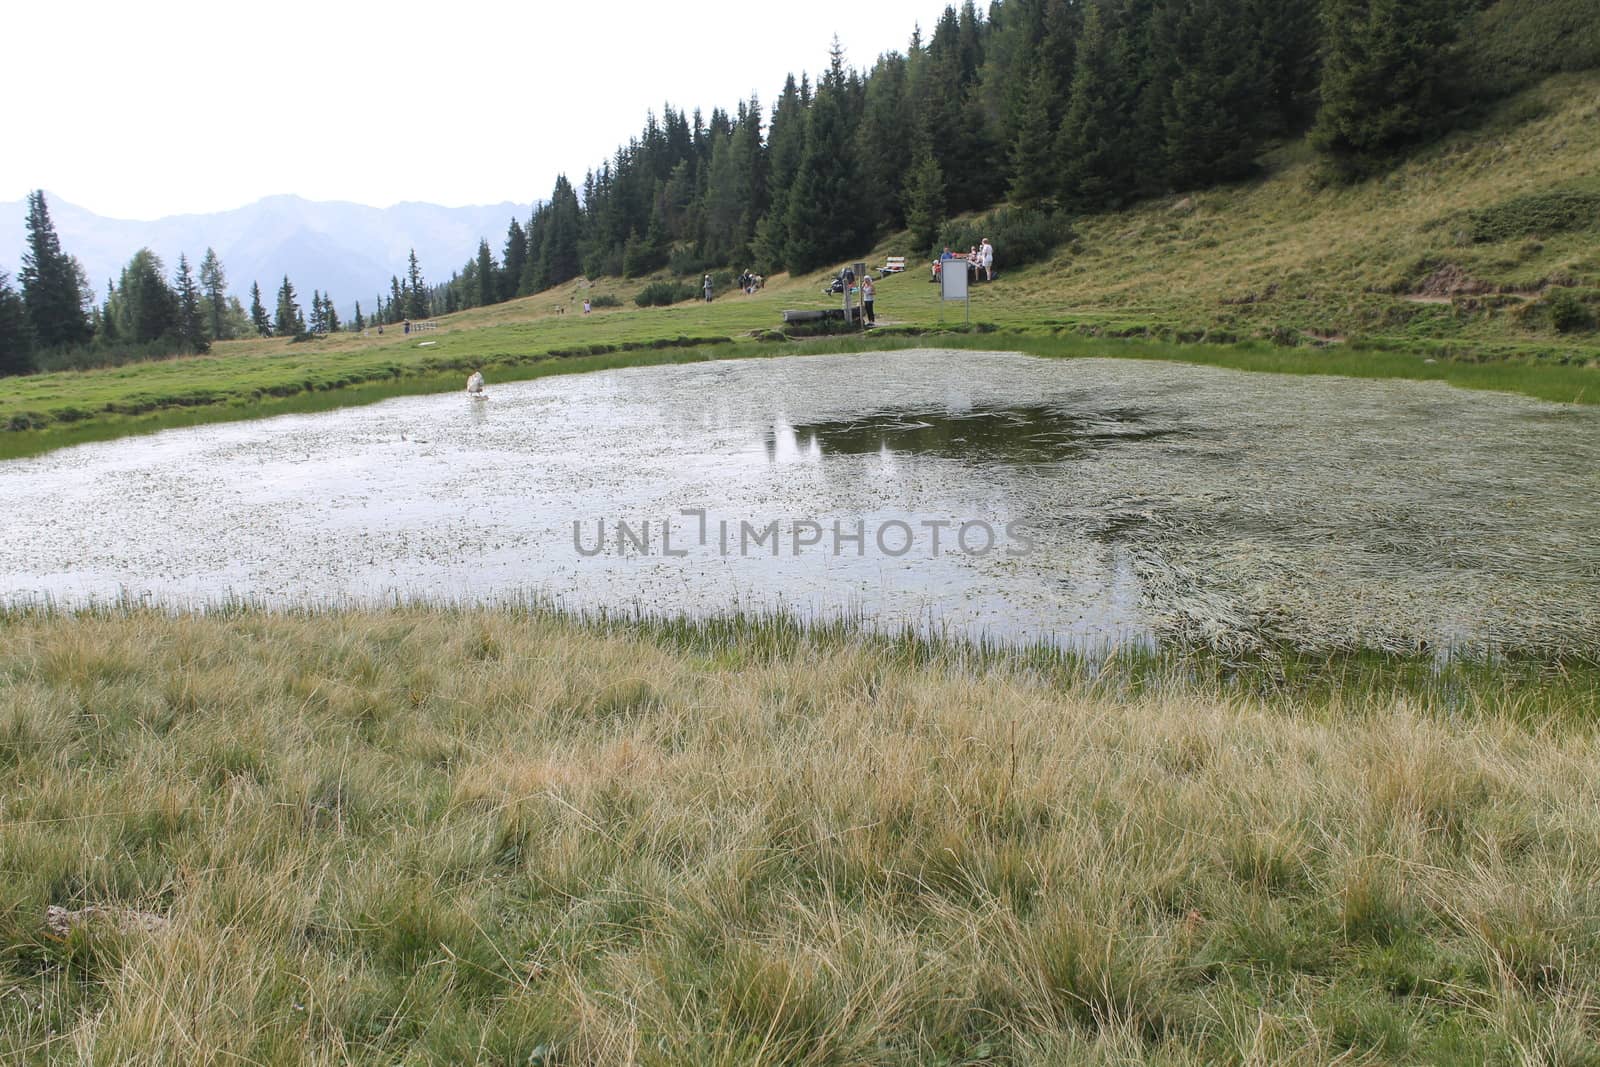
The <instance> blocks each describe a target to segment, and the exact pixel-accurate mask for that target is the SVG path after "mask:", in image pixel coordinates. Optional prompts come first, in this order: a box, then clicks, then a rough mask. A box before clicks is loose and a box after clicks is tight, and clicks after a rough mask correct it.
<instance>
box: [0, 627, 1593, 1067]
mask: <svg viewBox="0 0 1600 1067" xmlns="http://www.w3.org/2000/svg"><path fill="white" fill-rule="evenodd" d="M785 635H787V636H785ZM0 650H3V651H0V804H3V811H0V819H3V822H0V827H3V830H0V870H3V873H4V878H3V886H0V1059H4V1060H5V1061H6V1062H38V1063H43V1062H56V1061H58V1060H61V1059H69V1058H76V1059H79V1060H81V1061H83V1062H104V1063H178V1062H182V1063H222V1062H254V1063H282V1062H305V1063H344V1062H361V1063H368V1062H370V1063H395V1062H408V1063H463V1062H480V1063H521V1064H526V1063H551V1064H553V1063H568V1064H615V1063H642V1064H669V1063H670V1064H691V1063H692V1064H707V1063H725V1064H733V1063H815V1064H825V1063H838V1064H847V1063H849V1064H855V1063H885V1064H887V1063H906V1064H911V1063H919V1064H920V1063H949V1064H955V1063H993V1064H1024V1063H1060V1062H1084V1063H1133V1062H1151V1063H1185V1064H1191V1063H1192V1064H1199V1063H1284V1062H1298V1063H1332V1062H1405V1063H1416V1062H1440V1063H1458V1062H1480V1061H1506V1062H1527V1063H1533V1062H1541V1063H1544V1062H1548V1063H1556V1062H1563V1063H1577V1062H1589V1061H1588V1060H1586V1059H1585V1058H1584V1057H1586V1056H1592V1054H1593V1048H1594V1042H1595V1039H1596V1034H1597V1029H1596V1028H1597V1023H1600V1005H1597V1003H1596V1000H1595V997H1594V993H1593V990H1594V989H1595V988H1596V983H1597V982H1600V908H1597V907H1596V904H1597V899H1596V893H1597V890H1596V888H1595V887H1596V885H1597V884H1600V881H1597V877H1596V876H1597V873H1600V871H1597V867H1600V848H1597V845H1600V785H1597V783H1600V734H1597V732H1596V731H1595V729H1594V727H1593V725H1592V719H1588V720H1586V719H1582V718H1578V719H1577V720H1576V721H1574V719H1573V716H1572V712H1573V711H1575V710H1581V709H1583V708H1585V707H1587V708H1588V709H1589V710H1590V711H1592V702H1593V696H1592V692H1589V691H1587V690H1584V689H1582V688H1580V687H1568V688H1563V686H1564V685H1565V684H1566V683H1563V682H1562V681H1561V680H1560V679H1559V678H1556V679H1554V680H1553V681H1552V682H1551V683H1549V684H1548V685H1543V684H1540V683H1537V682H1534V681H1528V680H1524V681H1522V682H1519V683H1516V684H1512V683H1508V682H1504V681H1501V682H1496V681H1495V680H1493V678H1492V677H1491V676H1488V675H1483V676H1477V675H1470V674H1469V675H1465V676H1463V677H1462V678H1447V679H1445V680H1443V681H1442V683H1441V685H1440V686H1439V687H1437V689H1430V688H1428V687H1427V686H1418V685H1415V684H1412V685H1400V686H1397V687H1395V688H1394V689H1392V690H1390V691H1387V692H1386V693H1385V691H1384V690H1383V688H1382V686H1377V687H1373V686H1367V687H1364V688H1365V689H1366V691H1367V692H1368V693H1369V694H1373V695H1368V696H1363V697H1360V698H1349V699H1341V698H1339V697H1337V696H1335V697H1331V698H1330V697H1326V696H1322V697H1319V696H1315V695H1313V694H1312V693H1311V690H1310V689H1309V688H1308V689H1306V690H1305V691H1304V692H1300V693H1297V692H1296V690H1295V687H1293V686H1287V685H1280V686H1279V687H1278V688H1277V690H1276V694H1277V695H1275V696H1273V697H1272V698H1270V699H1261V698H1253V697H1248V696H1245V695H1243V691H1244V690H1243V688H1236V689H1228V688H1222V687H1218V686H1216V685H1214V684H1210V683H1201V682H1196V681H1194V680H1193V679H1194V678H1195V677H1197V675H1196V673H1195V671H1194V670H1193V665H1191V666H1190V669H1188V670H1184V669H1182V668H1181V667H1180V666H1178V665H1173V666H1171V667H1167V668H1150V669H1149V670H1146V671H1144V672H1143V673H1141V672H1139V671H1136V670H1134V669H1132V668H1125V669H1121V670H1119V669H1118V668H1116V667H1115V666H1114V665H1111V666H1106V667H1104V668H1103V669H1102V670H1101V673H1100V677H1099V680H1098V681H1094V680H1092V678H1091V676H1090V675H1089V674H1085V675H1083V676H1081V678H1080V679H1079V680H1077V681H1073V680H1071V677H1070V676H1069V675H1066V674H1054V673H1052V672H1049V671H1045V672H1041V671H1040V670H1039V669H1038V668H1037V665H1035V666H1032V667H1030V666H1029V665H1028V664H1027V662H1026V661H1014V660H1007V659H1005V658H1000V657H993V656H989V657H983V656H976V657H975V656H971V655H968V654H965V653H962V652H960V651H959V650H956V649H943V650H935V651H934V652H933V653H932V654H931V655H930V654H929V653H928V651H927V650H926V649H923V650H922V651H921V652H920V653H918V654H915V655H913V654H911V653H910V652H909V651H908V649H907V647H905V646H901V645H897V644H894V643H892V642H891V643H884V642H867V641H858V640H847V639H839V638H837V637H821V636H819V637H816V638H811V637H806V636H805V635H803V634H800V635H796V634H795V633H793V632H790V631H787V630H784V631H781V632H780V631H779V630H777V629H774V628H772V627H767V626H763V625H760V624H752V625H749V626H746V627H743V628H738V627H735V628H733V629H731V630H724V631H716V630H715V629H714V628H704V627H701V628H695V627H689V626H679V627H674V626H666V627H657V628H653V629H651V628H647V629H634V630H629V629H626V628H621V627H604V628H598V627H595V626H586V625H580V624H578V623H576V622H573V621H570V620H563V619H560V618H556V617H551V616H546V615H542V614H538V613H532V614H522V613H511V612H489V611H467V612H443V611H426V610H421V609H417V610H395V611H388V612H377V613H343V614H331V615H322V616H312V617H306V616H274V615H267V614H259V613H253V612H246V613H239V614H233V615H228V616H224V617H213V618H202V617H192V616H191V617H178V618H169V617H164V616H159V615H147V614H120V613H113V614H110V615H101V616H86V617H81V618H77V619H71V618H64V617H49V616H18V617H12V618H10V619H8V620H5V621H4V622H0ZM1185 676H1187V677H1188V679H1189V680H1187V681H1186V680H1185ZM1474 679H1476V680H1474ZM1347 691H1348V692H1354V691H1355V689H1354V687H1351V688H1350V689H1348V690H1347ZM1585 692H1589V695H1588V696H1585V695H1584V693H1585ZM1563 694H1565V695H1564V696H1563ZM1563 700H1565V701H1566V702H1567V706H1565V707H1563V706H1562V701H1563ZM1586 701H1587V703H1586ZM51 904H60V905H64V906H69V907H72V908H79V907H84V906H87V905H100V906H101V907H103V908H104V909H107V913H108V914H123V915H142V914H148V915H158V916H161V917H163V918H164V919H166V920H168V921H167V922H166V923H164V924H161V923H148V924H141V923H138V922H128V923H120V924H119V923H115V922H107V921H99V922H92V921H91V922H85V923H84V924H83V925H81V926H78V927H75V928H74V929H73V930H72V932H71V933H70V934H69V935H68V936H67V937H66V938H65V939H60V938H58V937H56V936H53V935H52V933H51V932H50V930H49V929H48V928H47V926H46V924H45V910H46V908H47V906H49V905H51Z"/></svg>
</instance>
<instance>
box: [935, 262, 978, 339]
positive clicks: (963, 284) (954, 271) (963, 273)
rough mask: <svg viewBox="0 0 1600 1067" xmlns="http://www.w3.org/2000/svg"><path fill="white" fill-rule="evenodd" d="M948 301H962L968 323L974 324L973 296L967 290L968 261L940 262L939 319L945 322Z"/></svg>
mask: <svg viewBox="0 0 1600 1067" xmlns="http://www.w3.org/2000/svg"><path fill="white" fill-rule="evenodd" d="M947 300H960V301H961V302H962V303H963V304H965V306H966V321H967V323H968V325H971V323H972V294H971V293H970V292H968V290H967V261H966V260H964V259H946V260H941V261H940V262H939V319H940V321H943V320H944V305H945V301H947Z"/></svg>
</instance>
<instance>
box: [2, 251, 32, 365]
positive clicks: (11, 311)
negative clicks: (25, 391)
mask: <svg viewBox="0 0 1600 1067" xmlns="http://www.w3.org/2000/svg"><path fill="white" fill-rule="evenodd" d="M32 370H33V331H32V329H31V328H30V327H29V326H28V312H27V309H26V308H25V307H23V305H22V297H20V296H18V295H17V293H16V291H15V290H13V289H12V288H11V279H10V278H9V277H7V276H6V272H5V271H0V378H3V377H5V376H7V375H10V374H27V373H29V372H30V371H32Z"/></svg>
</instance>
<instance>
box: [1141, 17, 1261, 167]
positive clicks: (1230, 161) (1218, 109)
mask: <svg viewBox="0 0 1600 1067" xmlns="http://www.w3.org/2000/svg"><path fill="white" fill-rule="evenodd" d="M1176 36H1177V41H1178V48H1177V49H1176V55H1177V57H1178V62H1177V72H1176V74H1175V76H1174V77H1173V80H1172V85H1171V90H1170V93H1169V94H1168V96H1167V103H1166V107H1165V109H1164V111H1165V114H1164V116H1163V125H1164V127H1165V131H1166V156H1167V173H1168V175H1169V178H1170V181H1171V183H1172V184H1173V185H1174V186H1176V187H1177V188H1179V189H1190V188H1195V187H1198V186H1204V185H1214V184H1216V183H1218V182H1225V181H1233V180H1235V179H1238V178H1242V177H1244V176H1245V175H1247V174H1249V173H1250V171H1251V169H1252V168H1253V167H1254V166H1255V157H1256V154H1257V152H1258V151H1259V149H1260V146H1261V137H1262V135H1263V130H1264V129H1265V127H1266V126H1267V124H1268V122H1269V121H1270V119H1271V117H1270V116H1269V115H1268V114H1267V112H1266V110H1265V109H1263V108H1262V106H1261V105H1262V100H1263V98H1264V96H1265V95H1266V89H1265V77H1264V74H1263V71H1262V66H1261V53H1260V49H1259V46H1258V43H1257V40H1256V36H1255V27H1254V26H1253V25H1252V24H1251V22H1250V21H1249V20H1248V19H1247V18H1246V17H1244V13H1243V12H1242V11H1241V9H1240V7H1239V4H1238V3H1237V0H1195V2H1193V3H1191V4H1190V6H1189V8H1188V10H1187V11H1186V12H1185V13H1184V15H1183V16H1182V17H1181V18H1180V19H1179V20H1178V23H1177V27H1176Z"/></svg>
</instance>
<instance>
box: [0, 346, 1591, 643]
mask: <svg viewBox="0 0 1600 1067" xmlns="http://www.w3.org/2000/svg"><path fill="white" fill-rule="evenodd" d="M1597 501H1600V410H1595V409H1589V408H1576V407H1571V406H1563V405H1555V404H1549V403H1544V402H1540V401H1535V400H1530V399H1526V398H1522V397H1516V396H1509V395H1502V394H1491V393H1482V392H1467V391H1462V390H1457V389H1453V388H1451V387H1449V386H1445V385H1442V384H1438V383H1417V382H1398V381H1397V382H1378V381H1357V380H1349V379H1337V378H1311V377H1287V376H1275V375H1266V374H1248V373H1242V372H1235V371H1228V370H1219V369H1212V368H1204V367H1196V366H1188V365H1182V364H1171V363H1155V362H1142V361H1133V360H1120V359H1119V360H1111V359H1107V360H1095V359H1083V360H1045V359H1035V358H1030V357H1026V356H1018V355H1011V354H1003V353H976V352H949V351H935V350H925V351H910V352H894V353H877V354H867V355H854V356H817V357H795V358H788V359H783V360H752V361H742V360H740V361H734V360H730V361H720V362H712V363H698V364H692V365H682V366H668V367H653V368H639V369H634V370H623V371H611V372H604V373H597V374H592V375H584V376H578V377H571V378H560V379H546V380H542V381H536V382H527V383H520V384H508V385H504V386H502V387H500V388H498V389H497V390H496V393H495V397H494V401H493V403H492V404H471V403H468V402H467V401H465V400H464V399H463V398H462V397H460V396H456V395H449V396H421V397H409V398H403V399H396V400H392V401H388V402H385V403H383V404H380V405H377V406H374V407H370V408H359V409H350V410H342V411H334V412H329V413H327V414H319V415H310V416H293V417H285V418H281V419H274V420H269V421H265V422H251V423H241V424H231V425H217V426H210V427H205V428H198V429H193V430H182V431H171V432H168V433H164V434H161V435H158V436H155V437H149V438H134V439H129V440H123V441H117V442H112V443H107V444H104V445H89V446H83V447H79V448H75V449H70V450H66V451H63V452H59V453H55V454H52V455H47V456H43V457H40V458H36V459H30V460H19V461H13V462H9V463H5V464H0V512H3V513H5V514H6V515H7V537H6V538H5V539H4V541H3V543H0V597H3V598H4V599H5V600H7V601H10V602H18V601H27V600H37V599H51V600H54V601H57V602H64V603H69V604H70V603H80V602H83V601H85V600H90V599H100V600H105V599H112V598H118V597H129V598H134V599H153V600H155V601H157V602H163V603H170V604H175V605H180V604H181V605H187V604H195V603H201V604H204V603H213V602H218V601H223V600H226V599H230V598H232V599H238V598H245V599H250V600H256V601H261V602H265V603H268V604H280V605H287V604H303V603H308V602H309V603H320V604H327V603H371V602H374V601H379V602H382V601H387V600H390V599H393V598H395V597H402V598H412V597H415V598H423V599H430V600H449V601H475V602H492V601H499V600H505V599H513V598H518V597H529V596H535V597H543V598H550V599H554V600H556V601H557V602H558V603H561V604H563V605H566V606H569V607H573V608H578V609H598V608H605V609H611V610H617V609H621V610H626V611H630V612H631V611H643V612H648V613H653V614H674V613H688V614H691V615H712V614H718V613H722V612H727V611H729V610H731V609H735V608H737V609H743V610H782V611H790V612H795V613H797V614H800V615H802V616H807V617H833V616H837V615H840V614H847V615H860V616H863V617H864V618H865V619H867V620H869V621H871V622H874V623H880V624H883V625H889V626H897V625H901V624H910V625H914V626H919V627H923V628H928V629H940V630H945V631H947V632H953V633H958V634H968V635H987V636H991V637H999V638H1004V639H1020V640H1054V641H1057V642H1061V643H1064V644H1068V645H1076V646H1089V647H1098V646H1102V645H1105V644H1110V643H1116V642H1119V641H1129V640H1132V641H1140V642H1185V643H1198V644H1202V645H1207V646H1212V647H1218V648H1223V649H1247V648H1250V647H1258V646H1262V645H1269V644H1278V643H1287V644H1291V645H1295V646H1299V647H1303V648H1307V649H1317V650H1330V649H1359V648H1375V649H1387V650H1416V649H1421V648H1435V649H1442V648H1456V649H1465V650H1469V651H1488V650H1504V651H1529V652H1537V653H1540V654H1550V653H1560V652H1573V651H1576V652H1586V653H1595V652H1596V651H1600V609H1597V607H1596V605H1600V503H1597ZM685 510H695V511H698V510H703V511H704V513H705V520H706V522H707V523H708V529H709V530H711V531H715V530H716V529H717V528H718V524H719V523H732V524H733V527H732V528H733V529H734V530H735V531H737V530H738V529H739V527H738V523H740V522H742V521H748V522H750V523H752V524H754V525H756V526H762V525H764V524H766V523H767V522H769V521H771V520H778V521H779V522H780V523H781V524H782V538H783V539H784V540H783V545H782V546H780V547H782V549H783V550H782V551H778V552H771V551H769V550H768V547H769V546H768V544H767V543H763V544H761V545H760V546H759V547H758V550H757V551H754V552H744V553H740V552H738V551H733V552H726V551H723V550H722V549H721V546H719V544H718V539H717V537H716V536H709V537H708V538H707V540H706V541H705V542H704V543H702V542H701V541H700V538H699V536H698V535H699V533H700V532H701V531H700V530H699V529H698V528H697V523H698V522H699V519H698V518H694V517H687V516H685V515H683V512H684V511H685ZM575 521H577V522H582V523H586V524H588V526H586V527H585V528H586V529H589V530H591V531H592V530H593V529H594V528H595V526H596V524H601V525H604V524H606V523H612V524H614V523H616V522H618V521H627V522H630V523H632V524H634V525H635V527H636V526H637V525H638V524H640V523H643V522H650V523H655V524H659V523H666V522H672V523H676V524H677V525H676V529H675V532H674V533H673V537H674V538H676V540H675V541H674V542H673V544H674V546H675V547H676V548H678V549H680V550H686V552H687V554H686V555H684V556H668V555H665V554H663V553H662V552H661V551H660V548H661V545H660V542H659V540H655V541H653V542H652V545H653V550H652V551H651V552H649V553H648V554H646V553H640V552H637V551H620V550H618V548H617V546H616V545H615V544H608V545H607V547H606V548H605V550H604V551H602V552H600V553H599V554H597V555H593V556H590V555H585V554H582V553H580V552H578V551H575V543H574V532H573V523H574V522H575ZM807 521H814V522H816V523H817V524H818V525H819V526H821V527H823V528H825V529H828V528H831V524H833V523H840V524H843V526H844V527H845V528H846V529H849V528H852V526H853V524H855V523H861V524H863V525H864V527H865V529H867V530H868V531H872V530H876V529H881V528H884V527H886V526H889V527H893V526H894V524H896V523H904V524H905V525H906V526H908V527H910V528H912V529H913V530H915V531H917V532H918V533H919V540H918V541H917V543H916V544H915V547H914V549H913V550H912V551H909V552H907V553H906V554H904V555H898V556H896V555H891V554H888V553H886V552H884V551H881V550H880V546H878V545H876V544H873V543H871V538H870V533H869V538H868V544H867V545H866V546H865V547H866V551H864V552H860V553H859V554H858V553H857V552H856V551H855V550H854V546H853V545H852V544H849V543H847V544H846V545H845V546H844V551H840V552H834V551H830V550H829V549H830V547H831V546H829V545H828V544H827V543H826V541H824V543H823V544H822V545H821V546H820V547H816V546H807V547H806V548H805V549H803V550H800V549H795V550H792V551H791V550H790V547H792V542H791V541H790V540H788V539H789V537H790V531H791V527H793V526H794V524H796V523H799V522H807ZM967 521H982V522H985V523H988V524H992V525H993V526H994V527H995V528H996V529H999V530H1002V531H1003V530H1004V528H1005V525H1006V524H1008V523H1018V524H1022V525H1024V526H1025V527H1026V528H1027V529H1028V530H1029V531H1031V541H1032V551H1031V552H1028V553H1026V554H1021V555H1018V554H1013V553H1011V552H1009V551H1006V550H1005V549H1004V548H1001V549H999V550H996V551H990V552H987V553H983V554H976V553H967V552H959V551H950V550H949V545H950V540H949V538H950V534H949V533H948V532H947V533H946V540H945V542H944V548H945V550H944V551H942V552H941V553H940V554H938V555H934V554H933V553H932V552H931V551H930V547H931V546H930V544H929V541H928V538H927V536H926V530H927V529H928V527H927V526H925V525H923V524H927V523H935V524H937V523H941V522H942V523H947V524H950V525H949V526H947V527H946V528H945V529H946V530H947V531H949V530H954V529H956V528H958V527H959V524H960V523H962V522H967ZM591 537H592V534H591ZM784 546H790V547H784ZM736 547H737V544H735V548H736Z"/></svg>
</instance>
